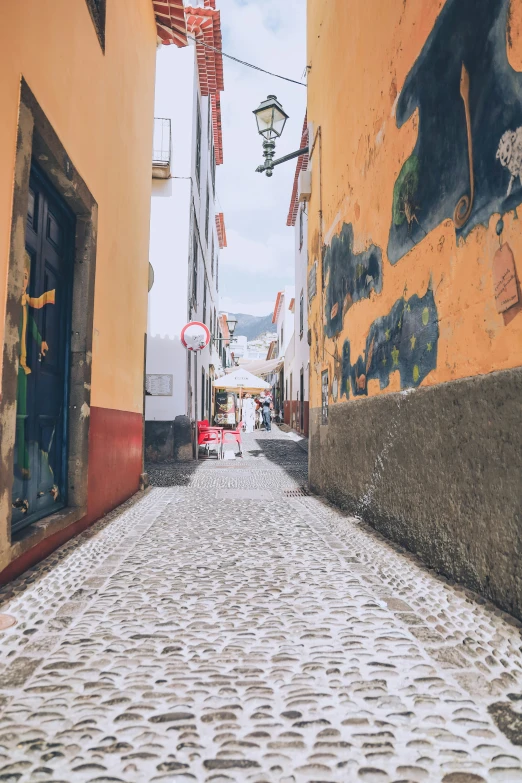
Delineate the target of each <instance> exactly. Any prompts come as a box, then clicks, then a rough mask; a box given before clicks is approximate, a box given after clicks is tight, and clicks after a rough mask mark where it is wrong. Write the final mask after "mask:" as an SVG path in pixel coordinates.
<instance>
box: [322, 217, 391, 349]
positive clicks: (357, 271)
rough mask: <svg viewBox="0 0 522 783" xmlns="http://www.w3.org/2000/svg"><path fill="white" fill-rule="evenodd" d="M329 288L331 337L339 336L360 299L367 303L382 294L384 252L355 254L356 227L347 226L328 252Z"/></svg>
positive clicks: (373, 250) (376, 249) (374, 250)
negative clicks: (371, 298) (348, 313)
mask: <svg viewBox="0 0 522 783" xmlns="http://www.w3.org/2000/svg"><path fill="white" fill-rule="evenodd" d="M324 253H325V255H324V270H325V285H326V324H325V332H326V335H327V336H328V337H334V336H335V335H337V334H339V332H340V331H341V330H342V328H343V319H344V316H345V314H346V312H347V311H348V310H349V309H350V307H351V306H352V305H353V304H354V303H355V302H358V301H359V300H360V299H367V298H368V297H369V296H370V292H371V291H372V290H373V291H375V292H376V293H380V292H381V290H382V252H381V249H380V248H379V247H377V246H376V245H371V246H370V247H369V248H368V250H365V251H363V252H362V253H355V252H354V250H353V226H352V224H351V223H344V224H343V227H342V230H341V232H340V234H339V235H337V236H334V237H333V239H332V242H331V244H330V245H329V246H328V247H327V248H326V249H325V251H324Z"/></svg>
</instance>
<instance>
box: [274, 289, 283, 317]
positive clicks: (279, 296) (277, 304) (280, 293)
mask: <svg viewBox="0 0 522 783" xmlns="http://www.w3.org/2000/svg"><path fill="white" fill-rule="evenodd" d="M283 293H284V292H283V291H278V292H277V297H276V301H275V305H274V314H273V316H272V323H273V324H275V323H277V316H278V314H279V308H280V307H281V299H282V297H283Z"/></svg>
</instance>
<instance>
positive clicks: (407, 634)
mask: <svg viewBox="0 0 522 783" xmlns="http://www.w3.org/2000/svg"><path fill="white" fill-rule="evenodd" d="M244 450H245V454H244V459H243V460H240V459H236V460H235V461H234V462H232V461H220V462H218V461H214V460H207V461H201V462H199V463H198V464H197V465H195V464H191V463H188V464H184V465H168V466H162V467H161V468H155V469H153V470H152V471H151V477H152V481H153V483H154V485H155V486H153V488H152V489H150V490H149V491H148V492H147V493H146V494H145V495H141V496H140V497H139V499H138V500H134V501H130V502H129V503H127V504H126V505H125V506H123V507H122V508H120V509H118V511H116V512H113V513H112V514H111V515H109V516H108V517H106V518H105V519H104V520H102V521H101V522H100V523H98V524H97V525H95V526H94V527H92V528H90V529H89V530H88V531H87V532H86V533H84V534H83V535H81V536H80V537H79V538H77V539H75V540H74V541H71V542H70V543H69V544H67V545H65V546H64V547H62V548H61V549H60V550H59V551H58V552H56V553H55V554H54V555H52V556H51V557H49V558H48V559H47V560H46V561H44V562H43V563H42V564H40V565H39V566H37V567H35V568H34V569H32V570H30V571H29V572H26V574H24V575H23V576H22V577H21V578H19V579H18V580H17V581H16V582H14V583H12V584H10V585H8V586H6V587H5V588H3V589H2V590H1V591H0V612H1V613H3V614H7V615H10V616H12V617H14V618H15V619H16V621H17V622H16V625H14V626H12V627H10V628H8V629H6V630H4V631H3V632H1V633H0V644H1V647H0V706H1V710H0V781H8V782H9V783H11V782H12V783H18V782H20V783H24V781H31V782H32V781H46V782H47V783H51V781H53V782H54V783H57V781H63V783H71V781H75V782H76V781H79V782H80V783H83V782H85V783H94V782H95V781H96V783H104V782H106V783H109V782H110V781H113V782H114V783H117V782H118V781H125V782H126V783H134V782H136V783H141V782H142V781H143V783H145V782H147V783H148V781H163V782H164V783H169V781H172V782H173V783H174V782H176V783H182V782H183V781H190V780H192V781H194V780H195V781H209V782H210V781H212V783H228V782H230V781H252V782H253V783H263V782H264V783H271V782H272V781H274V783H283V782H284V783H294V781H295V783H307V782H312V781H314V782H315V781H339V782H341V781H342V782H343V783H346V782H347V781H359V780H360V781H365V782H367V783H381V781H382V783H385V782H386V781H389V782H390V783H393V782H395V783H398V782H399V781H401V783H406V781H408V782H409V781H444V783H479V782H480V781H488V783H489V781H519V780H522V747H521V743H522V715H521V714H519V709H520V705H522V654H521V651H520V650H521V636H520V630H519V626H518V624H516V623H515V622H514V621H512V622H508V619H509V618H506V617H505V616H503V615H502V614H501V613H500V612H499V611H496V610H494V609H493V608H492V607H490V606H488V605H486V604H484V603H483V602H482V603H480V602H478V601H477V600H475V599H474V598H473V597H472V596H470V595H468V594H467V593H466V592H465V591H464V590H460V589H456V588H455V587H453V586H450V585H448V584H446V583H445V582H444V581H443V580H442V579H440V578H438V577H437V576H435V575H434V574H431V573H430V572H428V571H427V570H425V569H423V568H422V567H421V566H420V565H419V564H418V563H417V561H416V560H415V559H414V558H413V557H410V556H407V555H405V554H403V553H401V552H399V551H398V550H396V549H394V548H393V547H392V546H391V545H390V544H388V543H387V542H385V541H384V540H383V539H381V538H380V537H378V536H376V535H375V534H374V533H373V532H371V531H369V530H368V529H367V528H366V527H365V526H364V525H363V524H362V523H360V522H359V521H358V520H356V519H353V518H350V517H348V516H346V515H344V514H342V513H341V512H339V511H337V510H335V509H334V508H333V507H331V506H329V505H328V504H326V503H324V502H323V501H321V500H320V499H318V498H315V497H313V496H308V495H307V494H306V492H305V491H304V490H303V487H305V486H306V473H307V455H306V452H305V451H304V450H303V449H302V448H301V447H300V446H299V445H298V444H297V443H295V442H293V441H292V440H291V439H290V438H289V437H288V436H287V435H285V434H284V433H282V432H280V431H279V430H277V429H275V431H273V432H272V433H270V434H269V433H264V432H263V433H255V434H254V435H249V436H246V437H245V444H244Z"/></svg>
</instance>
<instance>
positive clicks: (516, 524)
mask: <svg viewBox="0 0 522 783" xmlns="http://www.w3.org/2000/svg"><path fill="white" fill-rule="evenodd" d="M521 420H522V370H520V369H516V370H507V371H503V372H498V373H492V374H490V375H484V376H480V377H476V378H471V379H465V380H461V381H456V382H453V383H445V384H441V385H439V386H436V387H428V388H425V389H419V390H417V391H409V392H402V393H397V394H388V395H385V396H380V397H376V398H373V399H372V398H370V399H366V400H363V401H360V400H354V401H351V402H343V403H338V404H337V405H332V406H330V407H329V409H328V424H327V425H323V424H321V421H322V410H321V409H320V408H314V409H313V410H312V411H311V414H310V445H309V454H310V485H311V488H312V489H313V490H314V491H315V492H319V493H321V494H324V495H325V496H326V497H328V498H329V499H330V500H332V501H333V502H335V503H336V504H338V505H340V506H341V507H343V508H345V509H346V510H348V511H350V512H351V513H353V514H356V515H358V516H361V517H363V518H364V519H365V520H366V521H367V522H369V523H370V524H371V525H372V526H373V527H375V528H376V529H377V530H378V531H379V532H381V533H382V534H383V535H385V536H387V537H388V538H390V539H393V540H394V541H397V542H398V543H399V544H401V545H402V546H404V547H406V548H407V549H409V550H411V551H412V552H415V553H417V554H418V555H419V556H420V557H421V558H422V559H423V560H424V561H425V562H426V563H427V564H428V565H429V566H431V567H433V568H435V569H437V570H438V571H440V572H441V573H443V574H445V575H446V576H448V577H450V578H452V579H454V580H456V581H458V582H461V583H462V584H464V585H466V586H468V587H470V588H471V589H473V590H476V591H477V592H480V593H482V594H483V595H484V596H486V597H488V598H490V599H491V600H492V601H494V602H495V603H496V604H498V605H499V606H500V607H502V608H503V609H505V610H506V611H508V612H511V613H512V614H514V615H516V616H517V617H519V618H522V432H521V428H520V422H521Z"/></svg>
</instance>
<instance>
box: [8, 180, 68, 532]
mask: <svg viewBox="0 0 522 783" xmlns="http://www.w3.org/2000/svg"><path fill="white" fill-rule="evenodd" d="M73 239H74V220H73V217H72V215H71V213H70V212H69V210H68V209H67V206H66V205H65V204H64V203H63V201H62V199H61V198H60V196H59V195H58V194H57V193H56V191H54V189H53V188H52V187H51V185H50V184H49V183H48V182H47V180H46V179H45V178H44V176H43V175H42V174H41V173H40V172H39V170H38V169H37V167H36V166H35V165H33V167H32V169H31V178H30V186H29V202H28V208H27V222H26V230H25V269H24V285H23V293H22V298H21V302H20V328H19V337H20V342H19V369H18V386H17V399H16V444H15V461H14V483H13V514H12V530H13V531H16V530H19V529H21V528H23V527H25V526H26V525H29V524H31V523H32V522H35V521H36V520H37V519H41V518H42V517H44V516H47V515H48V514H52V513H54V512H55V511H57V510H58V509H60V508H62V507H63V506H64V505H65V504H66V501H67V454H66V443H67V398H68V395H67V389H68V353H69V351H68V348H69V333H70V310H71V279H72V255H71V250H72V246H73Z"/></svg>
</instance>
